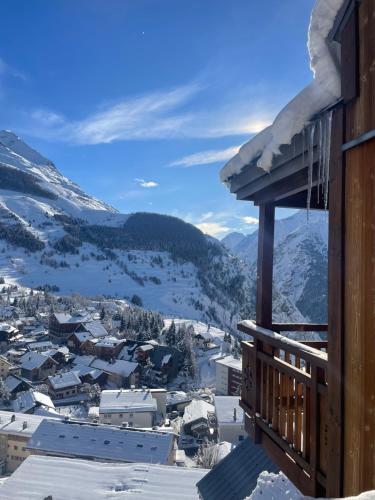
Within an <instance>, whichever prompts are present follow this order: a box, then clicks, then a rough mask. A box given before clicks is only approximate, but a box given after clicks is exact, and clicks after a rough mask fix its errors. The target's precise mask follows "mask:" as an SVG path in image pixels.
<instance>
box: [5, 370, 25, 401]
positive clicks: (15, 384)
mask: <svg viewBox="0 0 375 500" xmlns="http://www.w3.org/2000/svg"><path fill="white" fill-rule="evenodd" d="M31 388H32V384H31V382H30V381H29V380H27V379H25V378H23V377H20V376H19V375H16V374H14V373H10V374H9V375H8V376H7V378H6V379H5V380H4V390H5V391H6V392H7V393H8V394H9V396H10V397H13V396H14V395H15V394H17V393H18V392H22V391H28V390H29V389H31Z"/></svg>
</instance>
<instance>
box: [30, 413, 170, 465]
mask: <svg viewBox="0 0 375 500" xmlns="http://www.w3.org/2000/svg"><path fill="white" fill-rule="evenodd" d="M173 440H174V438H173V436H172V435H171V434H167V433H163V432H157V431H137V430H133V429H122V428H119V427H114V426H110V425H98V424H96V425H95V424H91V425H90V424H77V423H70V422H60V421H57V420H44V421H43V422H42V423H41V424H40V426H39V427H38V429H37V430H36V432H35V433H34V435H33V436H32V437H31V439H30V440H29V442H28V444H27V448H29V449H31V450H40V451H45V452H47V453H51V454H53V453H58V454H59V455H60V454H67V455H70V456H71V455H73V456H74V455H75V456H77V457H80V458H97V459H101V460H114V461H118V462H146V463H154V464H155V463H159V464H166V463H168V459H169V455H170V452H171V450H172V447H173Z"/></svg>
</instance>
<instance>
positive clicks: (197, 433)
mask: <svg viewBox="0 0 375 500" xmlns="http://www.w3.org/2000/svg"><path fill="white" fill-rule="evenodd" d="M214 422H215V407H214V406H213V405H212V404H210V403H206V401H202V400H200V399H193V401H192V402H191V403H190V404H188V405H187V406H186V407H185V410H184V416H183V418H182V426H183V431H184V434H188V435H191V436H194V437H195V438H198V439H203V438H206V437H207V438H210V439H211V438H212V437H213V435H214Z"/></svg>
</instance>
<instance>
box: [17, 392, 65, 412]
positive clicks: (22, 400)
mask: <svg viewBox="0 0 375 500" xmlns="http://www.w3.org/2000/svg"><path fill="white" fill-rule="evenodd" d="M37 406H44V407H45V408H48V409H50V408H51V409H54V408H55V406H54V404H53V403H52V400H51V398H50V397H49V396H47V394H43V393H41V392H38V391H33V390H32V389H30V390H28V391H24V392H20V393H19V394H18V395H17V398H16V399H15V400H14V401H13V410H14V411H19V412H21V413H26V412H27V411H30V410H32V409H33V408H35V407H37Z"/></svg>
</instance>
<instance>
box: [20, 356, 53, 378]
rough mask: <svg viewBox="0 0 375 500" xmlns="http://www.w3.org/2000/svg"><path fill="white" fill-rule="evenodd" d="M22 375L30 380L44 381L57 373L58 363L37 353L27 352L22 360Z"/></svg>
mask: <svg viewBox="0 0 375 500" xmlns="http://www.w3.org/2000/svg"><path fill="white" fill-rule="evenodd" d="M20 365H21V374H22V376H23V377H26V378H27V379H29V380H32V381H35V380H44V379H46V378H47V377H48V376H49V375H53V374H54V373H55V371H56V367H57V362H56V361H55V360H54V359H52V358H51V357H50V356H46V355H44V354H41V353H39V352H36V351H30V352H26V353H25V354H24V355H23V356H22V357H21V358H20Z"/></svg>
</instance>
